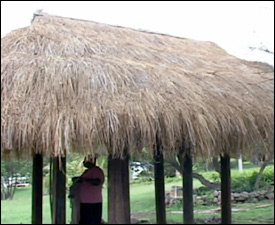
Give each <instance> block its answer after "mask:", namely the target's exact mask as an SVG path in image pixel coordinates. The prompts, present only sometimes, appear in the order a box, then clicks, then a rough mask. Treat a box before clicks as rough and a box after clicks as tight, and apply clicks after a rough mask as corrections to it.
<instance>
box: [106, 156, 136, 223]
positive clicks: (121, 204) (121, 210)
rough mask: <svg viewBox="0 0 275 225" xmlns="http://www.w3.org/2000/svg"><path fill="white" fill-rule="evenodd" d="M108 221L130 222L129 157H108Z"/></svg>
mask: <svg viewBox="0 0 275 225" xmlns="http://www.w3.org/2000/svg"><path fill="white" fill-rule="evenodd" d="M108 222H109V223H110V224H130V223H131V215H130V188H129V157H128V155H127V156H125V158H124V159H117V158H113V156H111V155H110V156H109V158H108Z"/></svg>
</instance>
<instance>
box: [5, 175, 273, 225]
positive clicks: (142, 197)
mask: <svg viewBox="0 0 275 225" xmlns="http://www.w3.org/2000/svg"><path fill="white" fill-rule="evenodd" d="M173 185H181V179H167V180H166V187H165V188H166V191H170V190H171V187H172V186H173ZM198 186H200V183H199V182H198V181H197V180H194V187H198ZM130 195H131V212H132V213H133V214H134V215H135V213H145V214H146V215H145V216H143V218H146V219H149V220H150V222H152V223H155V221H156V220H155V216H154V215H153V213H154V212H155V204H154V183H153V182H147V183H145V184H132V185H131V188H130ZM103 196H104V202H103V218H104V220H105V221H107V191H106V189H104V190H103ZM272 203H274V201H265V202H261V203H258V204H246V205H241V204H240V205H238V206H234V207H233V208H253V209H252V210H250V211H247V212H233V223H235V224H250V223H251V224H273V223H274V206H273V207H268V208H256V209H255V208H254V207H255V206H257V205H261V204H272ZM214 208H218V206H208V207H205V206H199V207H198V206H196V207H195V210H204V209H214ZM172 211H182V207H181V205H180V204H178V205H175V206H173V207H172V208H168V209H167V221H168V223H170V224H171V223H182V218H183V216H182V214H172V213H171V212H172ZM70 212H71V210H70V204H69V201H67V223H70ZM150 213H151V214H150ZM147 214H150V215H147ZM213 216H215V217H218V218H219V217H220V213H211V214H201V213H195V219H205V218H208V217H213ZM139 218H141V217H139ZM30 223H31V188H30V187H28V188H20V189H19V188H18V190H17V192H16V194H15V197H14V199H13V200H11V201H10V200H7V201H1V224H30ZM43 223H48V224H49V223H51V219H50V207H49V196H44V198H43Z"/></svg>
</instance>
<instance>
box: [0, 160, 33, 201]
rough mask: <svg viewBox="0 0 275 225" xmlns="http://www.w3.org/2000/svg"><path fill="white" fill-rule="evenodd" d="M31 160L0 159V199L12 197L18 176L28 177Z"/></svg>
mask: <svg viewBox="0 0 275 225" xmlns="http://www.w3.org/2000/svg"><path fill="white" fill-rule="evenodd" d="M31 173H32V162H29V161H20V162H19V161H14V162H5V161H2V160H1V200H6V199H13V196H14V194H15V191H16V184H17V178H18V177H30V175H31Z"/></svg>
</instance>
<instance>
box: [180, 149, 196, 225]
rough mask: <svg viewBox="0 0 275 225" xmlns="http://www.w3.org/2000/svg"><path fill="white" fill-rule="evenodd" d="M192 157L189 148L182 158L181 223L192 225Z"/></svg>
mask: <svg viewBox="0 0 275 225" xmlns="http://www.w3.org/2000/svg"><path fill="white" fill-rule="evenodd" d="M192 166H193V165H192V156H191V152H190V148H188V149H186V152H185V154H184V158H183V179H182V181H183V183H182V184H183V221H184V224H194V204H193V176H192Z"/></svg>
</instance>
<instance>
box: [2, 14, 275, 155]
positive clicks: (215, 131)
mask: <svg viewBox="0 0 275 225" xmlns="http://www.w3.org/2000/svg"><path fill="white" fill-rule="evenodd" d="M57 31H58V32H57ZM273 79H274V70H273V68H271V67H269V66H268V65H265V64H262V63H256V62H254V63H253V62H246V61H244V60H240V59H238V58H236V57H234V56H231V55H229V54H227V53H226V52H225V51H224V50H223V49H221V48H220V47H218V46H217V45H216V44H214V43H211V42H201V41H195V40H189V39H183V38H175V37H171V36H169V35H161V34H155V33H148V32H141V31H136V30H133V29H129V28H122V27H115V26H109V25H106V24H100V23H94V22H88V21H81V20H75V19H69V18H62V17H56V16H49V15H46V14H39V15H37V16H36V17H35V18H34V20H33V23H32V25H31V26H30V27H27V28H23V29H19V30H16V31H13V32H12V33H10V34H9V35H7V36H6V37H4V38H3V39H2V40H1V151H4V150H5V149H12V150H13V151H14V152H17V153H18V154H19V155H21V156H23V155H26V156H30V155H32V154H33V153H34V152H42V153H43V154H44V155H45V156H51V155H55V156H62V155H64V154H65V153H67V154H68V153H69V152H70V151H78V152H80V153H83V154H93V153H95V152H96V149H101V150H100V151H101V153H103V152H105V153H106V151H108V152H109V153H113V154H114V155H116V156H122V155H123V154H122V152H123V151H122V150H123V149H124V148H125V146H127V147H129V148H130V150H131V152H133V153H134V152H135V153H139V152H140V150H141V148H142V147H148V148H151V149H152V148H154V146H155V145H156V139H157V138H156V137H158V139H159V141H160V142H161V144H162V146H163V151H164V153H165V154H170V153H171V154H174V153H177V149H178V148H179V146H180V145H181V144H182V143H183V142H184V141H185V142H188V143H191V145H192V146H193V147H194V148H193V151H194V154H196V155H197V156H202V157H210V156H214V155H217V154H220V153H223V152H224V151H226V152H230V153H231V154H232V155H238V154H240V153H243V154H245V153H246V154H248V155H249V154H253V149H254V146H255V145H256V144H259V143H262V142H265V143H266V145H267V146H268V148H267V149H265V150H264V149H262V151H263V153H266V154H273V146H274V101H273V98H274V83H273ZM102 149H107V150H106V151H103V150H102Z"/></svg>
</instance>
